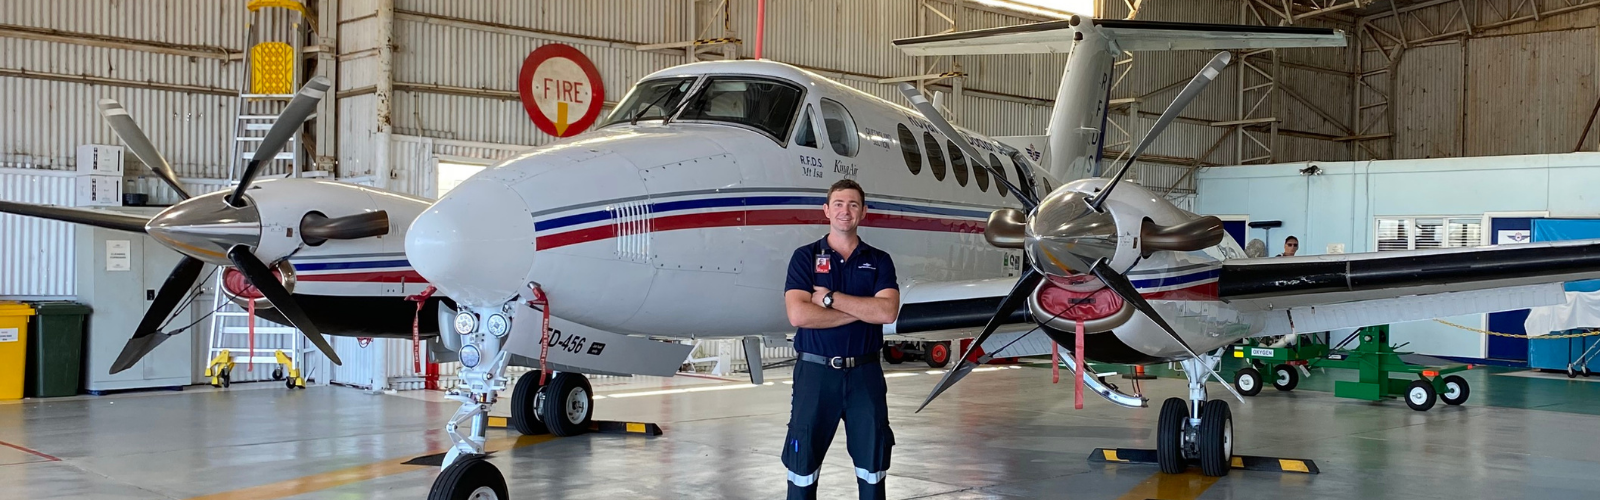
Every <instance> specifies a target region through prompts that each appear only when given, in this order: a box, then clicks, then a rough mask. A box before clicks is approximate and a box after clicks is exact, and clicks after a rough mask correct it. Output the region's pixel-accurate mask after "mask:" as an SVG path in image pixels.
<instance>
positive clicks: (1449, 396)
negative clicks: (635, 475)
mask: <svg viewBox="0 0 1600 500" xmlns="http://www.w3.org/2000/svg"><path fill="white" fill-rule="evenodd" d="M1470 394H1472V388H1471V387H1469V386H1467V379H1464V378H1461V376H1460V375H1451V376H1448V377H1445V378H1444V393H1442V394H1439V399H1440V400H1443V401H1444V404H1447V405H1450V406H1456V405H1459V404H1461V403H1465V402H1467V396H1468V395H1470Z"/></svg>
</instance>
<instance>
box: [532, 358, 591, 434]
mask: <svg viewBox="0 0 1600 500" xmlns="http://www.w3.org/2000/svg"><path fill="white" fill-rule="evenodd" d="M539 394H540V395H541V398H540V400H539V405H538V406H539V419H540V420H543V421H544V425H545V428H547V429H550V433H551V434H554V435H557V436H563V437H564V436H576V435H579V434H583V433H585V432H589V422H590V421H591V420H593V418H594V389H593V388H591V387H590V386H589V379H588V378H587V377H584V376H583V374H581V373H566V372H562V373H557V374H556V375H555V376H554V377H551V378H550V385H547V386H545V387H544V390H541V391H539Z"/></svg>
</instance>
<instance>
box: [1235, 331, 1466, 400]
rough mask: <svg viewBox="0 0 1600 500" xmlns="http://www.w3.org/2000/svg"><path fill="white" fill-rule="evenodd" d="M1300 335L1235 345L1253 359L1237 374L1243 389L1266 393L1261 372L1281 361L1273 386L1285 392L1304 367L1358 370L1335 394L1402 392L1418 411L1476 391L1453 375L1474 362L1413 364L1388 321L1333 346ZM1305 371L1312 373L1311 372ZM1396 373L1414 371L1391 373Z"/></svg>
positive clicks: (1374, 396) (1371, 396) (1366, 396)
mask: <svg viewBox="0 0 1600 500" xmlns="http://www.w3.org/2000/svg"><path fill="white" fill-rule="evenodd" d="M1308 338H1309V339H1310V340H1309V341H1307V339H1308ZM1301 340H1302V341H1301V342H1300V343H1299V344H1296V345H1293V346H1288V347H1267V346H1262V345H1259V344H1257V345H1244V346H1236V347H1235V350H1234V356H1235V357H1238V358H1244V359H1245V360H1246V361H1247V362H1248V363H1250V364H1251V366H1250V367H1246V368H1244V369H1241V370H1239V373H1238V374H1236V375H1235V377H1234V384H1235V387H1237V388H1238V389H1239V393H1240V394H1243V395H1247V396H1254V395H1255V394H1257V393H1259V392H1261V386H1262V385H1263V384H1262V379H1261V372H1263V371H1265V367H1266V366H1267V365H1268V364H1271V363H1277V365H1276V366H1274V367H1273V370H1272V372H1271V373H1272V375H1273V377H1274V378H1273V380H1272V382H1273V386H1274V387H1276V388H1277V389H1278V390H1281V391H1289V390H1293V389H1294V387H1295V385H1297V384H1298V383H1299V376H1300V375H1301V373H1297V372H1302V367H1304V368H1345V369H1351V370H1356V371H1357V372H1358V373H1359V375H1358V376H1357V379H1356V380H1355V381H1343V380H1341V381H1337V382H1334V384H1333V395H1334V396H1338V397H1341V398H1352V399H1362V400H1367V401H1381V400H1383V399H1385V398H1392V397H1397V398H1400V399H1404V400H1405V401H1406V406H1409V407H1411V409H1413V410H1417V411H1427V410H1428V409H1431V408H1433V405H1434V404H1435V403H1437V402H1438V401H1441V400H1442V401H1444V402H1445V404H1448V405H1452V406H1454V405H1459V404H1462V403H1465V402H1467V396H1468V395H1469V394H1470V393H1471V387H1470V386H1468V385H1467V380H1466V379H1464V378H1462V377H1461V376H1460V375H1453V374H1454V373H1456V372H1459V371H1463V370H1469V369H1471V368H1472V365H1465V364H1437V365H1432V364H1429V365H1425V364H1417V363H1409V362H1407V361H1406V360H1404V359H1402V356H1408V355H1410V354H1412V353H1409V352H1401V351H1396V350H1395V346H1392V345H1390V344H1389V325H1379V326H1369V327H1365V328H1362V329H1360V330H1356V332H1355V333H1354V334H1352V335H1351V336H1350V337H1349V338H1347V339H1345V341H1344V342H1341V343H1340V344H1339V345H1337V346H1333V347H1329V346H1328V345H1327V344H1324V343H1320V342H1318V341H1317V340H1315V336H1309V337H1302V339H1301ZM1352 341H1354V342H1355V347H1354V348H1353V349H1343V347H1344V345H1345V344H1348V343H1350V342H1352ZM1303 373H1307V374H1308V373H1309V371H1303ZM1395 373H1398V374H1409V375H1411V376H1403V377H1400V378H1395V377H1391V376H1390V374H1395ZM1252 383H1253V385H1252Z"/></svg>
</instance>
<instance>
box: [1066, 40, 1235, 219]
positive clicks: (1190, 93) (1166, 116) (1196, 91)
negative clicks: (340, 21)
mask: <svg viewBox="0 0 1600 500" xmlns="http://www.w3.org/2000/svg"><path fill="white" fill-rule="evenodd" d="M1232 57H1233V55H1232V54H1230V53H1228V52H1218V53H1217V55H1216V56H1214V57H1212V58H1211V62H1208V63H1206V66H1205V67H1204V68H1200V73H1199V74H1196V75H1194V79H1191V80H1189V84H1188V85H1185V86H1184V87H1183V91H1181V92H1178V97H1177V98H1176V99H1173V100H1172V104H1168V105H1167V110H1166V111H1162V112H1161V117H1160V118H1156V124H1155V125H1153V126H1151V127H1150V132H1149V133H1146V134H1145V135H1144V138H1142V139H1139V145H1138V146H1135V147H1134V148H1133V152H1132V153H1131V154H1129V155H1128V159H1127V160H1126V161H1123V162H1122V169H1120V170H1117V175H1116V176H1115V177H1112V178H1111V182H1109V183H1107V184H1106V190H1105V191H1101V192H1100V195H1099V196H1096V197H1094V200H1093V201H1091V202H1090V204H1089V206H1091V207H1094V211H1096V212H1099V211H1100V205H1102V204H1104V203H1105V199H1106V198H1107V197H1108V196H1110V195H1111V190H1112V189H1115V188H1116V187H1117V183H1118V182H1121V181H1122V176H1123V175H1124V174H1127V173H1128V168H1129V167H1132V166H1133V162H1134V160H1137V159H1139V154H1140V153H1143V152H1144V148H1146V147H1149V146H1150V143H1152V142H1155V140H1156V138H1157V137H1160V136H1161V132H1162V131H1164V130H1166V129H1167V125H1168V124H1170V123H1172V120H1173V119H1175V118H1177V117H1178V114H1179V113H1182V112H1183V108H1187V107H1189V103H1190V102H1191V101H1194V98H1195V97H1198V96H1199V95H1200V91H1202V90H1205V89H1206V85H1210V84H1211V81H1212V80H1216V79H1217V75H1219V74H1222V68H1224V67H1226V66H1227V65H1228V60H1229V59H1231V58H1232Z"/></svg>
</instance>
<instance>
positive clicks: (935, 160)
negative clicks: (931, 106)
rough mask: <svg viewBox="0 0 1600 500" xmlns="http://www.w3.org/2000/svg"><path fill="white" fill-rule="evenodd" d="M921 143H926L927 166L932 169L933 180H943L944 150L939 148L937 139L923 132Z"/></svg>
mask: <svg viewBox="0 0 1600 500" xmlns="http://www.w3.org/2000/svg"><path fill="white" fill-rule="evenodd" d="M922 143H923V144H926V145H928V167H929V168H931V169H933V180H936V181H942V180H944V151H943V150H941V149H939V139H937V138H934V137H933V134H930V133H928V132H923V133H922Z"/></svg>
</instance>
